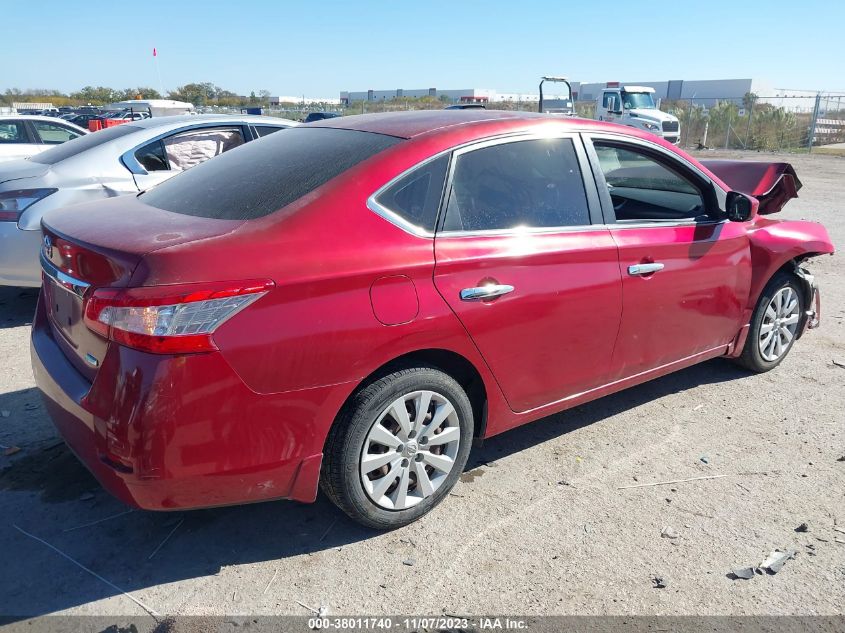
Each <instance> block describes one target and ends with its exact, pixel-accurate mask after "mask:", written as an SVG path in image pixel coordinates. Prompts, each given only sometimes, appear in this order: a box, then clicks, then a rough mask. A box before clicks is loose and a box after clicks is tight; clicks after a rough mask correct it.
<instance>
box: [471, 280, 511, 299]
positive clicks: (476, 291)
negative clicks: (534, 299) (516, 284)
mask: <svg viewBox="0 0 845 633" xmlns="http://www.w3.org/2000/svg"><path fill="white" fill-rule="evenodd" d="M513 290H514V288H513V286H508V285H506V284H485V285H483V286H476V287H475V288H464V289H463V290H461V301H481V300H483V299H492V298H493V297H499V296H501V295H506V294H508V293H509V292H513Z"/></svg>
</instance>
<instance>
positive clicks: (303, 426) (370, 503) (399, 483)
mask: <svg viewBox="0 0 845 633" xmlns="http://www.w3.org/2000/svg"><path fill="white" fill-rule="evenodd" d="M800 186H801V185H800V182H799V180H798V178H797V177H796V175H795V173H794V171H793V170H792V168H791V167H790V166H789V165H786V164H780V163H747V162H719V161H705V162H703V163H702V162H698V161H697V160H695V159H694V158H692V157H690V156H688V155H687V154H685V153H683V152H682V151H679V150H678V149H676V148H675V147H673V146H671V145H669V144H667V143H665V142H663V141H661V140H660V139H657V138H655V137H654V136H652V135H649V134H645V133H640V132H638V131H636V130H633V129H632V128H628V127H620V126H615V125H611V124H606V123H600V122H595V121H586V120H579V119H570V118H566V119H562V118H550V117H548V116H543V115H531V114H526V113H514V112H495V111H484V110H477V111H441V112H411V113H394V114H375V115H365V116H351V117H342V118H335V119H329V120H325V121H320V122H317V123H315V124H309V125H307V126H302V127H299V128H295V129H291V130H286V131H284V132H281V133H279V134H274V135H272V136H269V137H267V138H264V139H260V140H258V141H256V142H253V143H250V144H248V145H246V146H244V147H242V148H238V149H235V150H232V151H231V152H227V153H226V154H224V155H222V156H220V157H218V158H215V159H214V160H212V161H209V162H207V163H205V164H202V165H199V166H197V167H195V168H194V169H191V170H190V171H188V172H186V173H184V174H182V175H180V176H178V177H176V178H173V179H172V180H170V181H168V182H166V183H164V184H162V185H160V186H158V187H156V188H155V189H152V190H150V191H149V192H147V193H143V194H141V195H138V196H137V197H124V198H116V199H111V200H104V201H100V202H93V203H90V204H84V205H80V206H77V207H74V208H69V209H64V210H62V212H57V213H53V214H52V215H48V216H46V217H45V219H44V222H43V233H44V238H43V249H42V254H41V262H42V266H43V272H44V284H43V286H42V289H41V295H40V297H39V301H38V308H37V314H36V317H35V319H34V323H33V327H32V346H31V347H32V360H33V365H34V371H35V378H36V382H37V384H38V386H39V388H40V389H41V391H42V392H43V395H44V398H45V401H46V405H47V408H48V410H49V412H50V414H51V416H52V418H53V420H54V421H55V423H56V426H57V427H58V429H59V431H60V433H61V434H62V436H63V437H64V438H65V440H66V441H67V443H68V444H69V445H70V447H71V448H72V449H73V451H74V452H75V453H76V454H77V456H78V457H79V458H80V459H81V460H82V461H83V462H84V463H85V464H86V465H87V466H88V468H89V469H90V470H91V471H92V472H93V473H94V474H95V475H96V477H97V478H98V479H99V480H100V482H102V484H103V486H105V487H106V488H107V489H108V490H109V491H111V492H112V493H113V494H114V495H116V496H117V497H119V498H120V499H122V500H123V501H125V502H126V503H128V504H131V505H133V506H138V507H141V508H146V509H151V510H173V509H183V508H199V507H206V506H217V505H223V504H237V503H246V502H254V501H262V500H269V499H282V498H284V499H295V500H299V501H305V502H308V501H313V500H314V499H315V497H316V495H317V491H318V487H321V488H322V489H323V490H324V492H325V493H326V494H327V496H328V497H330V498H331V499H332V500H333V501H334V502H335V503H336V504H337V505H338V506H339V507H340V508H342V509H343V510H344V511H345V512H346V513H347V514H349V515H350V516H351V517H353V518H354V519H356V520H357V521H360V522H361V523H363V524H365V525H368V526H372V527H376V528H394V527H397V526H400V525H403V524H406V523H408V522H410V521H413V520H415V519H417V518H419V517H420V516H422V515H424V514H425V513H426V512H428V511H429V510H431V509H432V508H433V507H434V506H435V505H437V504H438V503H439V502H440V501H441V500H442V499H443V498H444V496H445V495H446V494H447V493H448V491H449V490H450V489H451V488H452V486H453V485H454V484H455V482H456V481H457V479H458V476H459V475H460V473H461V471H462V470H463V468H464V466H465V464H466V462H467V457H468V455H469V452H470V448H471V446H472V443H473V441H474V440H475V439H478V438H486V437H490V436H493V435H496V434H498V433H501V432H503V431H505V430H508V429H511V428H513V427H515V426H518V425H521V424H524V423H526V422H530V421H532V420H536V419H538V418H541V417H543V416H547V415H549V414H552V413H556V412H558V411H562V410H564V409H567V408H570V407H573V406H576V405H578V404H581V403H583V402H586V401H589V400H593V399H596V398H599V397H601V396H603V395H606V394H609V393H612V392H615V391H619V390H621V389H624V388H626V387H630V386H632V385H636V384H639V383H642V382H644V381H647V380H650V379H652V378H655V377H657V376H661V375H664V374H667V373H669V372H672V371H676V370H678V369H681V368H683V367H687V366H689V365H692V364H694V363H699V362H701V361H704V360H707V359H710V358H714V357H717V356H725V357H729V358H733V359H735V360H736V361H737V362H739V363H740V364H742V365H743V366H745V367H747V368H748V369H750V370H752V371H756V372H763V371H768V370H770V369H773V368H774V367H776V366H777V365H778V364H779V363H781V361H782V360H783V359H784V357H785V356H786V355H787V354H788V353H789V351H790V349H791V348H792V346H793V345H794V344H795V342H796V341H797V340H798V339H799V338H800V337H801V336H802V334H804V332H805V330H806V329H808V328H813V327H816V326H817V325H818V322H819V290H818V288H817V286H816V283H815V281H814V280H813V277H812V275H810V274H809V273H808V272H807V270H806V269H805V268H804V267H803V266H804V262H805V261H806V260H807V259H808V258H811V257H814V256H818V255H822V254H829V253H832V252H833V245H832V244H831V241H830V239H829V237H828V234H827V232H826V231H825V229H824V227H822V226H821V225H819V224H816V223H813V222H804V221H779V220H776V219H773V218H772V217H771V215H772V214H773V213H776V212H777V211H778V210H779V209H780V208H781V207H782V206H783V204H784V203H785V202H786V201H787V200H789V199H790V198H791V197H794V196H795V195H796V193H797V191H798V189H799V188H800Z"/></svg>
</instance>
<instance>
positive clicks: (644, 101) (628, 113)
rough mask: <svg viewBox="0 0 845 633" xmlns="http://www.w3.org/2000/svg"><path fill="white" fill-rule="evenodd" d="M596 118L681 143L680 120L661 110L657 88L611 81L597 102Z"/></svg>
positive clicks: (670, 141)
mask: <svg viewBox="0 0 845 633" xmlns="http://www.w3.org/2000/svg"><path fill="white" fill-rule="evenodd" d="M596 118H597V119H598V120H599V121H608V122H610V123H620V124H622V125H627V126H629V127H635V128H639V129H641V130H645V131H646V132H651V133H652V134H654V135H655V136H659V137H660V138H662V139H664V140H666V141H668V142H669V143H673V144H674V145H678V144H679V143H680V142H681V123H680V121H678V117H676V116H673V115H671V114H669V113H668V112H663V111H662V110H660V109H658V107H657V105H656V104H655V103H654V88H649V87H646V86H622V85H619V83H618V82H608V83H607V87H606V88H604V89H603V90H602V92H601V94H600V95H599V97H598V99H597V101H596Z"/></svg>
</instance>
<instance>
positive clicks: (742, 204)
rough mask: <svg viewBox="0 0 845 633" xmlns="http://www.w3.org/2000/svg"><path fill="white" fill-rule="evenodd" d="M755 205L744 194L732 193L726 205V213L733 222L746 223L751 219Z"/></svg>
mask: <svg viewBox="0 0 845 633" xmlns="http://www.w3.org/2000/svg"><path fill="white" fill-rule="evenodd" d="M753 208H754V204H753V203H752V202H751V198H749V197H748V196H746V195H745V194H744V193H739V192H738V191H731V192H730V193H729V194H728V199H727V202H726V204H725V211H726V212H727V215H728V219H729V220H730V221H731V222H746V221H747V220H748V219H749V218H750V217H751V212H752V210H753Z"/></svg>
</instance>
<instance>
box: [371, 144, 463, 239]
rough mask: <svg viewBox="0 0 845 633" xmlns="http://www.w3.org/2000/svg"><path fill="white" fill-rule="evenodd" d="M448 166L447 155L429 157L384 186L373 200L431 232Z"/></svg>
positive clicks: (435, 219)
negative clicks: (424, 162)
mask: <svg viewBox="0 0 845 633" xmlns="http://www.w3.org/2000/svg"><path fill="white" fill-rule="evenodd" d="M448 167H449V157H448V156H441V157H440V158H436V159H435V160H432V161H429V162H427V163H426V164H424V165H421V166H419V167H417V168H416V169H413V170H412V171H410V172H409V173H407V174H405V175H404V176H402V178H400V179H399V180H397V181H396V182H395V183H393V185H391V186H390V187H388V188H387V189H385V190H384V191H383V192H382V193H380V194H379V195H378V196H377V197H376V202H377V203H378V204H379V205H381V206H382V207H385V208H386V209H388V210H390V211H392V212H393V213H395V214H396V215H398V216H399V217H401V218H402V219H403V220H405V221H406V222H409V223H410V224H412V225H414V226H416V227H419V228H421V229H424V230H426V231H428V232H429V233H430V232H433V231H434V225H435V223H436V221H437V209H438V207H439V206H440V198H441V196H442V195H443V183H444V181H445V180H446V170H447V169H448Z"/></svg>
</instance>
